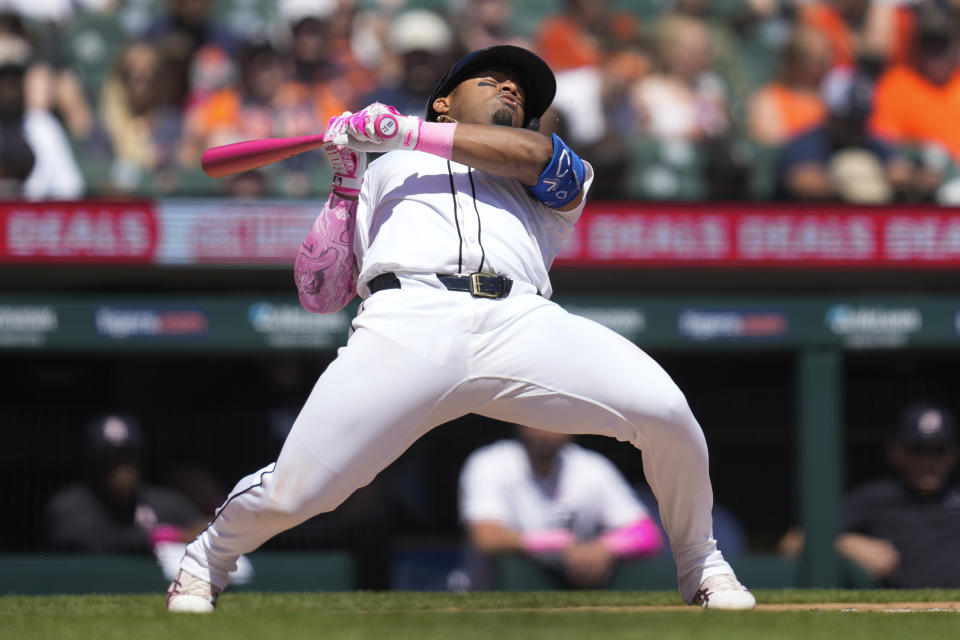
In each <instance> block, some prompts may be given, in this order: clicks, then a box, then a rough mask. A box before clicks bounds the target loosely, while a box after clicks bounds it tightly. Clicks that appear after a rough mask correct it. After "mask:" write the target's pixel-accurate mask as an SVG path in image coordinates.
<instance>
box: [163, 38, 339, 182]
mask: <svg viewBox="0 0 960 640" xmlns="http://www.w3.org/2000/svg"><path fill="white" fill-rule="evenodd" d="M311 88H312V87H311V86H308V85H306V84H304V83H302V82H297V81H294V80H292V79H291V76H290V74H289V66H288V65H287V64H286V61H285V60H284V58H283V57H282V56H281V55H280V53H279V52H277V51H276V50H275V49H274V48H273V47H272V46H271V45H270V44H269V43H267V42H260V41H257V42H250V43H247V45H246V46H245V47H244V52H243V55H242V56H241V58H240V71H239V81H238V82H237V83H236V84H235V85H233V86H230V87H227V88H225V89H221V90H219V91H216V92H214V93H213V94H212V95H210V96H209V98H207V99H206V100H201V101H198V102H197V103H196V104H194V105H193V106H192V107H191V108H190V109H189V110H188V111H187V114H186V123H185V133H184V137H183V144H182V147H181V151H180V154H179V156H180V164H181V165H182V166H184V167H194V166H197V165H198V164H199V162H200V157H201V155H202V154H203V152H204V151H205V150H206V149H208V148H210V147H213V146H217V145H222V144H228V143H231V142H237V141H240V140H253V139H258V138H270V137H291V136H300V135H307V134H311V133H316V132H317V131H322V130H323V129H324V127H325V126H326V123H327V119H329V117H330V116H332V115H339V114H340V113H342V111H343V110H344V108H345V106H344V105H342V104H337V103H330V104H327V105H326V106H325V107H324V108H326V109H327V110H328V111H326V112H318V105H317V102H316V96H315V94H314V93H313V92H312V91H311V90H310V89H311ZM316 162H323V163H325V162H326V161H325V159H324V158H322V157H321V156H316V155H313V154H300V155H298V156H295V157H293V158H291V159H289V160H287V161H285V162H284V163H283V164H282V165H281V166H280V167H276V168H277V169H282V170H283V171H284V173H283V176H282V184H279V185H272V186H269V187H268V189H269V190H273V191H279V192H280V193H282V194H284V195H286V196H291V197H299V196H304V195H306V194H307V193H308V190H309V188H310V184H309V179H308V177H307V174H306V173H305V172H306V171H307V170H308V169H309V167H310V166H311V163H316Z"/></svg>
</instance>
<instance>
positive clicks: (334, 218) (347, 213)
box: [293, 193, 357, 313]
mask: <svg viewBox="0 0 960 640" xmlns="http://www.w3.org/2000/svg"><path fill="white" fill-rule="evenodd" d="M356 212H357V201H356V200H345V199H343V198H341V197H339V196H338V195H337V194H335V193H334V194H331V195H330V198H329V199H328V200H327V203H326V205H324V207H323V210H322V211H321V212H320V215H319V216H317V219H316V221H315V222H314V223H313V226H312V227H310V232H309V233H308V234H307V237H306V239H304V241H303V244H302V245H300V250H299V251H298V252H297V258H296V260H295V261H294V263H293V276H294V279H295V281H296V283H297V294H298V295H299V296H300V304H301V305H303V308H304V309H306V310H308V311H312V312H313V313H332V312H334V311H339V310H340V309H342V308H343V307H345V306H346V305H347V303H348V302H350V301H351V300H352V299H353V296H355V295H356V293H357V290H356V283H355V281H354V276H353V263H354V255H353V229H354V225H355V222H356V219H355V214H356Z"/></svg>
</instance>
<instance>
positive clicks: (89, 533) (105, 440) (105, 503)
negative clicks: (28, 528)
mask: <svg viewBox="0 0 960 640" xmlns="http://www.w3.org/2000/svg"><path fill="white" fill-rule="evenodd" d="M85 435H86V450H85V451H84V452H83V453H84V455H85V462H86V471H87V474H86V477H85V478H84V479H83V480H82V481H80V482H77V483H74V484H71V485H69V486H67V487H64V488H62V489H60V490H58V491H57V492H56V493H55V494H54V496H53V497H52V498H51V500H50V502H49V503H48V505H47V531H48V536H49V542H50V544H51V545H52V546H53V547H56V548H58V549H64V550H72V551H89V552H99V553H104V552H120V553H138V552H143V553H149V552H151V550H152V549H153V546H154V545H155V544H156V543H158V542H160V541H177V542H185V541H189V540H191V539H193V538H194V537H195V536H196V535H197V534H198V533H199V532H200V531H201V530H202V529H203V528H204V527H205V526H206V524H207V521H208V518H207V517H205V516H204V514H202V513H201V512H200V511H199V510H198V509H197V507H196V506H194V505H193V503H191V502H190V501H189V500H187V499H186V498H185V497H184V496H182V495H181V494H179V493H177V492H176V491H173V490H172V489H167V488H164V487H159V486H155V485H149V484H145V483H143V482H142V478H141V464H142V462H143V461H142V456H143V449H144V444H145V443H144V437H143V433H142V431H141V430H140V427H139V426H138V424H137V423H136V421H135V420H133V419H132V418H130V417H127V416H120V415H105V416H100V417H98V418H96V419H95V420H93V421H92V422H90V423H89V424H88V425H87V430H86V433H85Z"/></svg>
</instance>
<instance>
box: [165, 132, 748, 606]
mask: <svg viewBox="0 0 960 640" xmlns="http://www.w3.org/2000/svg"><path fill="white" fill-rule="evenodd" d="M586 169H587V172H586V177H585V180H584V184H583V188H584V190H587V189H589V187H590V183H591V181H592V178H593V172H592V169H591V168H590V166H589V165H587V167H586ZM471 178H472V181H471ZM451 181H452V183H453V185H452V187H451ZM581 207H582V205H581ZM580 211H581V208H580V207H578V208H576V209H574V210H572V211H569V212H565V213H560V212H557V211H553V210H551V209H548V208H546V207H544V206H542V205H541V204H540V203H538V202H537V201H536V200H534V198H533V197H532V196H531V195H530V194H529V192H528V191H527V189H526V188H525V187H524V186H523V185H522V184H520V183H519V182H518V181H516V180H512V179H509V178H497V177H495V176H492V175H488V174H485V173H483V172H482V171H478V170H476V169H474V170H468V169H467V168H466V167H465V166H463V165H459V164H456V163H452V162H451V163H450V164H449V171H448V164H447V161H446V160H443V159H441V158H439V157H435V156H432V155H428V154H425V153H420V152H409V151H393V152H390V153H388V154H386V155H384V156H383V157H381V158H380V159H378V160H377V161H375V162H373V163H371V166H370V167H369V169H368V170H367V174H366V176H365V177H364V181H363V186H362V188H361V192H360V201H359V203H358V211H357V225H356V234H355V236H354V248H355V253H356V256H357V258H358V268H359V281H358V286H357V289H358V291H359V293H360V295H361V296H364V297H366V299H365V300H364V301H363V304H361V305H360V308H359V311H358V313H357V316H356V318H354V320H353V322H352V323H351V334H350V337H349V339H348V341H347V344H346V346H344V347H342V348H341V349H340V350H339V351H338V352H337V358H336V359H335V360H334V361H333V362H331V363H330V365H329V366H328V367H327V369H326V370H325V371H324V372H323V375H321V376H320V379H319V380H317V383H316V385H315V386H314V388H313V390H312V392H311V393H310V397H309V398H308V399H307V401H306V403H305V404H304V406H303V409H302V410H301V412H300V414H299V416H298V417H297V420H296V422H295V423H294V425H293V427H292V429H291V430H290V434H289V435H288V436H287V440H286V442H285V443H284V445H283V449H282V450H281V452H280V456H279V457H278V458H277V461H276V463H275V464H271V465H269V466H267V467H264V468H263V469H260V470H259V471H257V472H255V473H252V474H250V475H248V476H247V477H245V478H243V479H241V480H240V481H239V482H238V483H237V485H236V486H235V487H234V489H233V491H232V492H231V494H230V497H229V498H228V499H227V502H226V503H224V506H223V507H222V508H221V510H220V511H219V512H218V515H217V517H216V518H215V519H214V521H213V523H211V525H210V527H208V528H207V530H206V531H205V532H204V533H203V534H202V535H200V537H198V538H197V539H196V540H195V541H194V542H192V543H191V544H189V545H188V546H187V552H186V555H185V557H184V560H183V563H182V565H181V567H182V568H183V570H184V571H186V572H187V573H190V574H192V575H194V576H198V577H200V578H202V579H204V580H208V581H210V582H212V583H213V584H214V585H216V586H217V587H220V588H222V587H224V586H226V584H227V582H228V581H229V571H230V570H232V569H233V568H234V566H235V565H236V559H237V558H238V557H239V556H240V555H241V554H243V553H248V552H250V551H252V550H254V549H256V548H257V547H258V546H259V545H261V544H262V543H263V542H264V541H266V540H268V539H269V538H271V537H273V536H274V535H276V534H277V533H280V532H281V531H283V530H285V529H289V528H290V527H292V526H294V525H296V524H298V523H299V522H302V521H304V520H306V519H307V518H310V517H312V516H314V515H317V514H318V513H324V512H326V511H331V510H333V509H335V508H336V507H337V506H338V505H339V504H341V503H342V502H343V501H344V500H346V498H347V497H348V496H349V495H350V494H352V493H353V492H354V491H355V490H356V489H357V488H359V487H361V486H363V485H365V484H367V483H368V482H370V481H371V480H373V478H374V477H375V476H376V475H377V474H378V473H379V472H380V471H381V470H382V469H384V468H385V467H386V466H387V465H389V464H390V463H391V462H392V461H393V460H395V459H396V458H397V457H398V456H399V455H400V454H401V453H403V452H404V451H405V450H406V449H407V448H408V447H409V446H410V445H411V444H413V443H414V442H415V441H416V440H417V439H418V438H420V437H421V436H422V435H423V434H425V433H427V432H428V431H430V430H431V429H433V428H434V427H436V426H438V425H441V424H443V423H445V422H449V421H450V420H454V419H456V418H459V417H460V416H463V415H465V414H468V413H476V414H479V415H483V416H487V417H489V418H493V419H495V420H501V421H504V422H511V423H517V424H522V425H526V426H529V427H534V428H538V429H546V430H548V431H555V432H560V433H575V434H576V433H582V434H586V433H593V434H601V435H605V436H609V437H614V438H617V439H618V440H622V441H628V442H631V443H632V444H633V445H634V446H636V448H637V449H640V450H641V451H642V457H643V470H644V475H645V476H646V479H647V481H648V482H649V483H650V486H651V488H652V489H653V491H654V493H655V495H656V496H657V499H658V501H659V509H660V514H661V516H662V521H663V526H664V529H665V530H666V532H667V535H668V536H669V537H670V545H671V549H672V550H673V553H674V559H675V561H676V562H677V570H678V578H679V583H680V591H681V594H682V595H683V597H684V598H685V599H686V600H687V601H688V602H690V601H692V600H693V598H694V596H695V593H696V591H697V589H698V588H699V587H700V584H701V582H702V581H703V579H704V578H706V577H708V576H710V575H714V574H719V573H731V572H732V570H731V569H730V566H729V565H728V564H727V563H726V561H724V559H723V554H722V553H721V552H720V551H719V549H717V546H716V540H714V539H713V530H712V529H713V521H712V518H711V513H710V512H711V508H712V505H713V492H712V489H711V486H710V478H709V464H708V459H707V446H706V441H705V439H704V437H703V433H702V431H701V430H700V425H699V424H698V423H697V421H696V418H695V417H694V416H693V413H692V412H691V411H690V408H689V406H688V405H687V402H686V399H685V398H684V396H683V393H682V392H681V391H680V390H679V389H678V388H677V386H676V384H674V382H673V380H671V379H670V376H668V375H667V373H666V372H665V371H663V369H662V368H661V367H660V366H659V365H658V364H657V363H656V362H655V361H654V360H653V359H652V358H651V357H650V356H648V355H647V354H646V353H644V352H643V351H642V350H641V349H639V348H638V347H637V346H636V345H635V344H633V343H631V342H630V341H628V340H626V339H625V338H624V337H623V336H620V335H619V334H617V333H616V332H614V331H611V330H610V329H608V328H607V327H604V326H603V325H600V324H598V323H596V322H593V321H591V320H588V319H586V318H582V317H580V316H577V315H574V314H571V313H567V312H566V311H565V310H564V309H563V308H561V307H560V306H559V305H557V304H554V303H553V302H551V301H550V300H548V299H546V296H549V295H550V293H551V288H550V280H549V278H548V276H547V269H548V267H549V266H550V264H551V262H553V259H554V257H555V256H556V255H557V252H558V251H559V250H560V247H561V245H562V243H563V237H564V235H565V234H566V232H567V231H569V229H570V227H571V225H572V224H573V223H574V222H575V221H576V219H577V218H578V217H579V215H580ZM481 269H482V270H485V271H491V272H495V273H498V274H500V275H504V276H507V277H509V278H511V279H513V280H514V285H513V287H512V289H511V291H510V294H509V295H507V296H504V297H502V298H499V299H490V298H484V297H473V296H472V295H471V294H470V293H466V292H457V291H449V290H447V289H446V288H445V287H444V286H443V285H441V284H440V282H439V280H438V279H437V277H436V274H437V273H457V272H461V273H465V274H466V273H472V272H475V271H478V270H481ZM386 272H393V273H396V275H397V278H398V280H399V282H400V284H401V287H400V288H399V289H398V288H389V289H384V290H382V291H379V292H377V293H376V294H374V295H370V292H369V290H368V289H367V286H366V284H367V282H369V281H370V279H371V278H373V277H374V276H377V275H379V274H381V273H386ZM538 291H539V293H540V294H541V295H536V294H537V292H538ZM638 464H639V456H638Z"/></svg>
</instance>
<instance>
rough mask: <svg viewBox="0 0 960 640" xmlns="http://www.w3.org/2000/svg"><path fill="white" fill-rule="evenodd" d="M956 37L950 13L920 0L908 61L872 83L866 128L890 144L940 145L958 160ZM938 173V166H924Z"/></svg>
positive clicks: (959, 52)
mask: <svg viewBox="0 0 960 640" xmlns="http://www.w3.org/2000/svg"><path fill="white" fill-rule="evenodd" d="M958 56H960V38H958V31H957V21H956V18H955V17H954V16H951V15H950V14H949V13H947V12H946V11H944V10H943V9H940V8H938V7H936V6H933V5H925V6H924V7H923V8H922V9H921V13H920V15H919V16H918V23H917V32H916V41H915V44H914V47H913V49H912V52H911V56H910V61H909V63H906V64H899V65H896V66H894V67H892V68H890V69H888V70H887V71H886V72H885V73H884V74H883V75H882V76H881V78H880V80H879V82H878V83H877V87H876V92H875V95H874V111H873V116H872V118H871V120H870V127H871V130H872V131H873V132H874V133H875V134H876V135H877V136H879V137H881V138H883V139H884V140H885V141H887V142H889V143H890V144H894V145H898V146H907V147H918V148H925V147H926V148H930V147H940V148H941V149H943V150H945V152H946V153H945V154H941V158H942V162H941V164H945V161H946V160H947V158H948V157H952V159H953V162H954V163H958V162H960V57H958ZM930 169H932V170H933V171H934V172H939V173H940V174H941V176H942V174H943V172H944V170H945V169H944V167H943V166H941V167H937V166H932V167H930Z"/></svg>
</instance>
